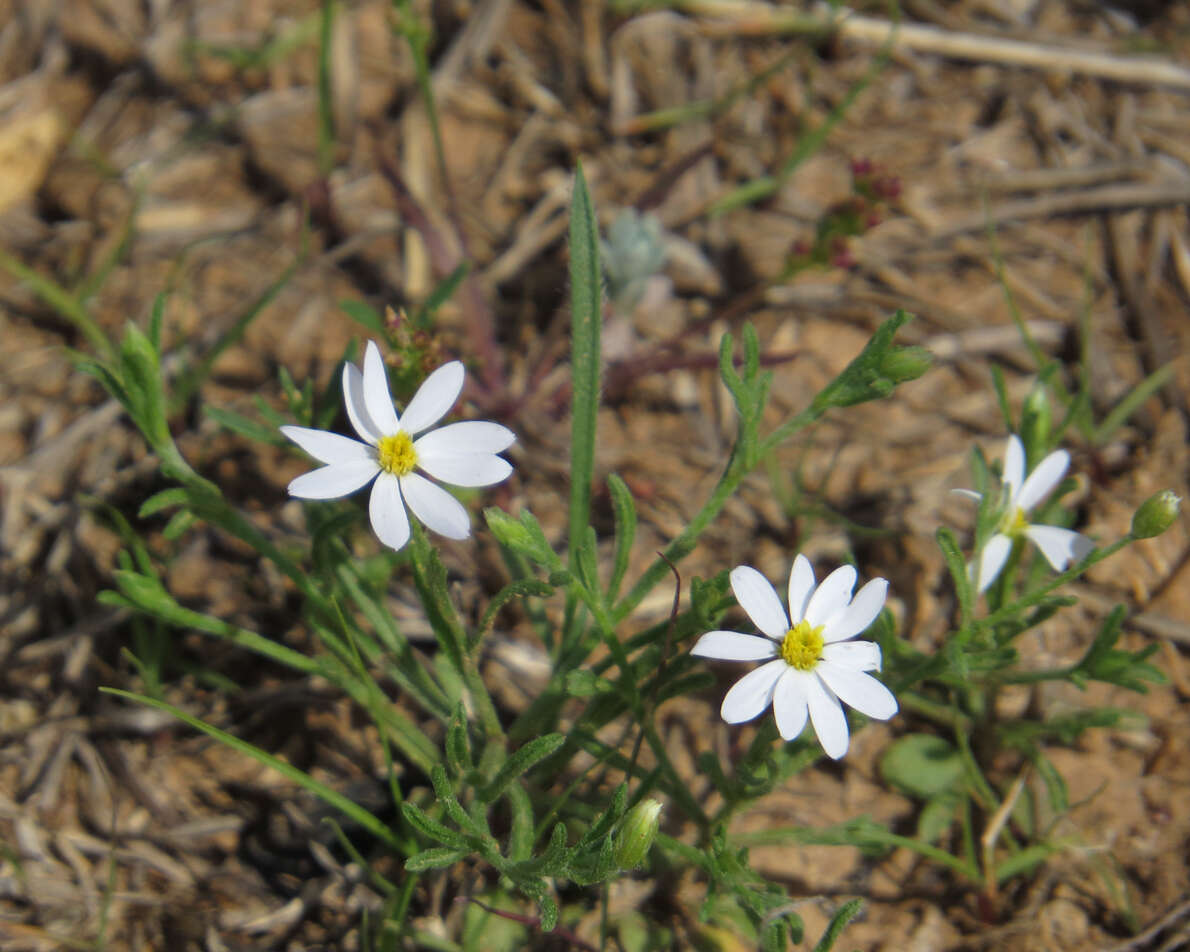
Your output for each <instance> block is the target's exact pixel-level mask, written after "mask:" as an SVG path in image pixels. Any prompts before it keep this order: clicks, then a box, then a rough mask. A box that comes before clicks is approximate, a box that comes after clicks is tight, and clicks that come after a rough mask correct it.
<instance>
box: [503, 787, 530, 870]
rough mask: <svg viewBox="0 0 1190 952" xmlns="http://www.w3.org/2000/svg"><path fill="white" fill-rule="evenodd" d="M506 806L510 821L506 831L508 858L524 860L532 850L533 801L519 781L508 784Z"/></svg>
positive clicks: (517, 861) (515, 861)
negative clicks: (510, 816) (510, 817)
mask: <svg viewBox="0 0 1190 952" xmlns="http://www.w3.org/2000/svg"><path fill="white" fill-rule="evenodd" d="M508 806H509V811H510V812H511V814H512V822H511V824H510V828H509V831H508V858H509V859H510V860H512V861H513V862H514V863H519V862H522V861H524V860H525V859H527V858H528V857H529V853H530V852H531V851H532V850H533V830H534V820H533V801H532V800H530V799H529V794H528V793H526V792H525V788H524V787H522V786H521V785H520V784H519V783H513V784H509V786H508Z"/></svg>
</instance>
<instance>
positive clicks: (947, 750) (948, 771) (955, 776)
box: [880, 734, 964, 800]
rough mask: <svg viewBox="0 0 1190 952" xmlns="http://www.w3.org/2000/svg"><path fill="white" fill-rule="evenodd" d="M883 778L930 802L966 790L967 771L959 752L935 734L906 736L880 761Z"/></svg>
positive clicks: (890, 748) (898, 740)
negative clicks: (948, 793) (964, 787)
mask: <svg viewBox="0 0 1190 952" xmlns="http://www.w3.org/2000/svg"><path fill="white" fill-rule="evenodd" d="M880 775H881V776H882V777H883V778H884V779H885V781H886V782H888V783H890V784H892V785H893V786H895V787H897V788H898V789H900V790H903V791H905V792H906V793H908V794H910V795H911V796H915V797H919V798H921V799H923V800H929V799H931V798H933V797H936V796H938V795H939V794H941V793H945V792H947V791H951V790H958V789H961V788H962V782H963V775H964V767H963V759H962V757H961V756H960V755H959V752H958V750H956V749H955V748H954V746H952V745H951V744H950V743H949V742H948V741H946V740H944V739H943V738H941V737H938V736H936V735H934V734H906V735H905V736H904V737H900V738H898V739H897V740H896V741H894V742H893V744H892V746H891V747H889V748H888V750H887V751H886V752H885V754H884V756H883V757H882V758H881V760H880Z"/></svg>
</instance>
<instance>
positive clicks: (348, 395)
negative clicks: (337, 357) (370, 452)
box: [343, 364, 384, 446]
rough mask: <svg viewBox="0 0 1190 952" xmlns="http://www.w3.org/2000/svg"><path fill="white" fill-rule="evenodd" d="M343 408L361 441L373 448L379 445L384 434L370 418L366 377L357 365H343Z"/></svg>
mask: <svg viewBox="0 0 1190 952" xmlns="http://www.w3.org/2000/svg"><path fill="white" fill-rule="evenodd" d="M343 406H344V407H345V408H346V409H347V419H349V420H350V421H351V426H352V427H353V428H354V429H355V432H356V433H358V434H359V436H360V439H363V440H366V441H367V442H369V443H371V444H372V445H373V446H375V445H376V444H377V443H379V442H380V438H381V437H382V436H384V434H383V433H381V432H380V429H379V427H377V426H376V424H375V423H373V422H372V418H371V417H370V416H368V407H367V404H366V403H365V401H364V375H363V374H361V373H360V372H359V368H358V367H356V366H355V364H344V365H343Z"/></svg>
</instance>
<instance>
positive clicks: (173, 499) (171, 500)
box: [136, 487, 190, 519]
mask: <svg viewBox="0 0 1190 952" xmlns="http://www.w3.org/2000/svg"><path fill="white" fill-rule="evenodd" d="M189 498H190V496H189V494H188V493H187V492H186V490H184V489H182V488H181V487H175V488H174V489H163V490H161V492H159V493H153V495H152V496H150V497H149V498H148V499H146V500H145V501H144V502H142V503H141V506H140V509H138V510H137V513H136V515H137V518H138V519H147V518H148V517H149V516H152V515H156V514H157V513H159V512H161V511H162V510H163V509H175V508H177V507H178V506H184V505H186V502H187V501H188V500H189Z"/></svg>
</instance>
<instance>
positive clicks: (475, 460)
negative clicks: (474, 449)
mask: <svg viewBox="0 0 1190 952" xmlns="http://www.w3.org/2000/svg"><path fill="white" fill-rule="evenodd" d="M417 465H418V468H420V469H424V470H425V471H426V472H427V473H429V474H430V475H431V476H433V477H434V478H435V479H440V480H442V482H444V483H450V485H452V486H494V485H495V484H496V483H502V482H504V480H506V479H508V477H509V476H511V475H512V464H511V463H510V462H508V460H506V459H504V458H503V457H502V456H496V455H494V454H492V453H457V454H450V455H448V454H445V453H434V454H431V455H430V456H429V457H426V456H425V454H423V453H421V452H419V453H418V454H417Z"/></svg>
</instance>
